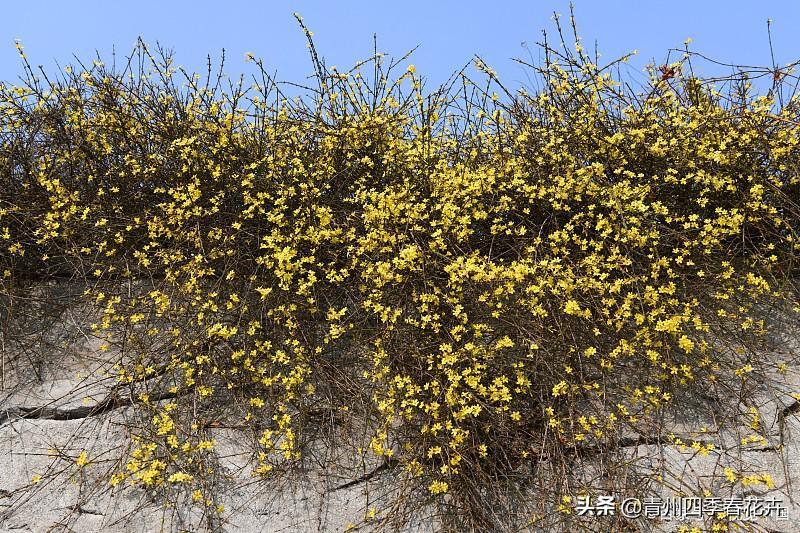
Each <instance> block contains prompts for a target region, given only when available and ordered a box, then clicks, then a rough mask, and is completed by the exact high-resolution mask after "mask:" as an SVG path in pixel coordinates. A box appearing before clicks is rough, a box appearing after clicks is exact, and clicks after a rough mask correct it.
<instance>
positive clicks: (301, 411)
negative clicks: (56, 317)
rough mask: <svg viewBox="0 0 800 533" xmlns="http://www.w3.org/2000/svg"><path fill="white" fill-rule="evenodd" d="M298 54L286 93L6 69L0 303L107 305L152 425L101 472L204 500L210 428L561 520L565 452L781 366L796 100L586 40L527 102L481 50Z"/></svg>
mask: <svg viewBox="0 0 800 533" xmlns="http://www.w3.org/2000/svg"><path fill="white" fill-rule="evenodd" d="M311 50H312V58H313V64H314V66H315V68H316V69H317V76H316V77H315V78H314V80H313V83H314V84H316V85H315V86H314V87H310V88H306V94H305V95H304V96H303V97H302V98H290V97H288V96H286V95H285V94H284V92H283V91H284V90H285V89H286V88H287V86H285V85H281V84H279V83H277V82H275V81H274V80H273V79H272V78H270V77H269V76H268V75H267V74H266V73H265V71H264V69H263V68H261V69H259V72H260V76H261V77H260V78H259V79H256V80H254V83H253V85H252V87H251V86H250V83H249V82H248V83H244V82H242V83H239V84H238V85H237V84H233V85H229V86H228V87H227V88H226V86H225V83H226V82H225V78H223V77H215V76H214V75H209V76H207V77H206V78H201V77H200V76H193V75H188V76H184V75H183V74H182V73H181V71H180V70H176V69H175V68H174V65H173V64H172V61H171V59H170V57H169V56H168V55H161V56H159V55H158V54H156V55H155V56H154V55H151V52H150V51H149V49H148V48H147V47H146V46H145V45H143V44H142V45H140V46H139V47H138V48H137V49H136V51H135V53H134V54H133V55H132V56H131V60H130V61H129V62H128V63H127V64H125V65H123V66H121V67H120V66H116V67H113V68H112V67H109V66H106V65H104V64H103V63H101V62H99V61H96V62H95V63H94V64H93V65H92V66H87V67H81V68H78V67H74V70H73V68H68V69H66V70H65V71H64V72H62V73H61V74H59V75H58V76H57V78H52V77H50V78H48V77H47V76H46V75H45V74H44V73H43V72H42V73H37V72H35V71H34V70H33V69H32V68H31V67H30V66H29V65H28V64H27V62H25V68H26V72H27V76H26V77H25V79H23V82H22V83H21V84H18V85H14V86H12V85H4V86H3V87H2V89H0V278H2V291H5V292H6V293H7V294H9V295H11V294H13V293H14V291H20V290H22V289H23V288H24V287H30V286H32V285H34V284H36V283H42V282H46V281H48V280H63V279H71V280H80V281H81V282H84V283H85V284H86V296H85V297H86V299H87V300H91V301H92V302H94V303H96V304H97V306H98V307H99V308H100V309H101V310H102V313H101V316H100V317H99V318H98V320H97V324H96V325H95V328H94V329H95V333H96V335H98V336H100V337H102V338H103V339H105V342H106V343H107V344H105V345H104V346H103V347H102V349H107V348H112V349H111V350H110V351H109V353H113V352H114V350H117V351H118V352H119V354H120V355H119V365H118V366H117V367H116V368H117V373H116V378H117V379H118V382H119V385H118V386H117V388H118V390H119V394H127V395H129V396H131V397H133V398H135V399H136V403H135V404H134V408H135V409H136V410H138V412H140V413H141V414H142V415H143V417H142V418H141V424H139V425H135V424H134V425H132V426H131V427H130V433H131V437H132V443H133V444H132V445H131V448H130V449H129V450H128V452H127V454H126V456H125V457H124V459H123V461H122V462H121V463H119V464H118V465H117V466H116V467H115V469H114V471H113V477H110V479H109V480H108V481H109V482H110V484H111V485H113V486H115V487H116V488H117V489H121V488H122V487H125V486H130V485H135V486H139V487H143V488H145V489H146V490H152V491H154V492H155V493H156V494H161V495H162V496H163V497H165V498H173V499H174V498H179V497H181V496H180V495H181V494H184V495H186V497H187V498H189V499H190V500H192V501H194V502H195V503H196V505H198V506H199V507H200V508H206V509H208V512H209V513H212V514H214V513H217V512H220V513H222V509H215V507H217V505H216V503H215V500H214V497H213V490H214V488H213V486H212V485H213V484H212V482H211V481H210V480H211V479H212V478H213V477H214V475H218V474H219V472H218V471H216V470H217V469H218V468H217V464H216V463H215V459H214V453H215V447H216V446H217V443H216V442H215V440H214V437H213V431H214V428H215V427H219V426H220V425H228V426H235V427H237V428H239V429H240V430H242V431H244V433H245V434H246V435H250V438H251V443H250V446H251V450H252V456H251V457H250V460H251V466H252V469H253V475H254V476H257V477H262V478H263V479H264V480H266V481H268V482H271V480H273V479H275V480H277V479H279V478H281V476H286V475H289V474H292V473H293V472H296V471H297V469H298V468H299V466H300V465H301V464H302V463H303V461H304V460H306V455H307V454H311V455H313V454H315V453H317V452H318V450H319V449H320V448H321V447H324V446H329V447H333V448H336V449H350V450H352V455H353V456H354V457H355V459H354V460H355V462H356V463H357V464H364V461H366V464H372V465H374V466H376V467H378V468H379V469H380V472H381V473H382V476H383V479H384V481H383V482H384V483H386V484H392V486H393V487H397V492H395V493H393V494H394V495H393V497H392V499H390V500H387V501H386V502H384V504H385V505H382V506H381V507H380V508H378V509H372V510H368V512H367V513H366V515H365V519H367V520H368V521H369V520H380V519H384V520H387V521H391V520H395V519H397V520H401V521H402V520H403V518H402V517H407V516H409V513H412V512H413V511H414V509H415V506H416V505H429V506H432V507H433V508H435V509H438V511H437V512H438V513H439V515H438V516H439V518H440V520H442V524H444V526H445V527H451V526H452V527H473V528H477V529H481V530H483V529H488V528H501V527H502V526H501V525H502V524H510V523H511V522H514V523H517V524H521V525H525V524H528V525H530V524H537V523H540V521H541V523H550V522H547V520H553V519H554V518H553V517H560V519H565V520H566V519H569V518H570V513H571V504H570V502H573V501H574V498H575V497H576V496H577V495H578V494H580V493H581V492H580V491H581V490H583V489H582V488H581V487H582V485H580V483H581V481H580V480H579V479H578V478H579V477H580V475H579V474H580V473H579V472H577V471H576V468H575V466H574V465H576V464H578V461H579V460H581V461H582V460H584V459H586V458H592V457H595V456H598V454H599V455H601V456H602V455H603V454H606V455H608V456H609V457H611V456H613V455H614V453H615V450H617V449H618V447H619V442H620V439H622V438H627V439H628V442H637V440H636V439H639V441H638V442H642V443H646V442H653V439H656V441H658V442H661V440H660V439H664V438H666V437H664V435H662V434H659V433H658V432H659V428H661V427H662V425H663V424H662V422H663V419H664V417H665V416H667V415H668V413H670V412H672V411H670V410H674V409H676V408H677V409H687V407H686V405H685V404H686V402H688V400H689V399H692V401H696V399H697V398H701V401H702V398H711V397H712V396H713V397H715V398H725V397H731V398H732V397H734V396H736V398H735V399H733V400H731V401H732V402H734V403H737V402H738V403H737V405H745V406H746V402H747V394H742V393H741V391H747V390H749V389H748V387H749V386H750V384H751V383H758V382H759V381H758V380H759V379H760V377H764V376H767V375H768V374H769V373H770V372H773V371H775V372H778V373H780V372H781V371H783V370H785V365H786V363H787V362H786V361H775V360H772V359H769V358H764V357H761V356H760V355H759V354H760V353H761V352H760V351H759V350H760V349H761V347H762V346H763V342H765V341H764V339H765V338H767V336H766V335H765V334H766V333H769V332H770V327H771V323H770V317H772V316H778V314H780V316H787V314H789V315H791V314H792V313H796V312H797V311H798V308H797V304H796V297H797V286H796V279H797V273H798V266H797V258H798V250H800V240H798V231H800V207H798V202H800V178H799V177H798V174H797V162H798V161H800V144H799V143H800V136H799V135H798V134H799V133H800V127H799V126H798V119H799V117H798V110H799V108H798V100H797V99H795V98H785V97H784V94H783V92H779V91H777V90H774V91H771V92H770V93H769V94H767V95H764V96H759V95H755V94H753V92H752V90H751V89H750V87H749V85H748V83H747V80H746V79H731V80H726V81H725V82H719V81H714V80H704V79H701V78H698V77H696V76H694V75H693V74H692V72H691V66H692V65H691V62H692V58H693V56H692V54H686V55H685V56H684V57H683V58H681V59H680V60H679V61H677V62H676V63H671V64H669V65H665V66H664V67H663V68H661V69H657V68H654V69H652V70H651V76H650V79H649V80H647V82H646V83H645V84H644V87H643V88H641V89H636V90H634V89H632V88H630V86H629V85H627V84H626V83H624V79H623V78H621V77H620V76H618V75H614V73H615V72H618V70H617V69H619V67H621V66H622V65H624V63H625V61H626V59H627V58H623V59H621V60H619V61H616V62H613V63H611V64H610V65H607V66H602V65H598V64H596V60H594V59H592V58H591V57H589V56H588V55H587V54H586V53H585V52H584V51H583V50H582V48H581V47H580V45H578V46H576V47H574V48H572V49H569V48H559V49H558V50H555V49H552V48H549V47H545V48H543V60H542V63H541V65H540V66H539V67H533V66H531V67H530V68H531V69H532V73H533V74H534V75H535V76H536V80H537V84H538V86H539V87H538V89H536V90H535V91H534V90H532V89H529V90H528V91H522V90H520V91H511V90H507V89H506V88H505V86H504V85H502V84H501V83H500V81H498V80H497V78H496V76H495V74H494V73H493V72H492V71H491V70H490V69H489V67H487V66H486V65H485V64H483V63H482V62H480V61H477V62H476V65H475V67H476V70H475V71H474V72H473V71H471V72H473V74H475V73H477V76H472V78H471V77H470V74H469V73H468V72H467V71H465V72H461V73H458V75H456V76H454V77H453V79H452V80H451V82H450V83H449V84H447V85H446V86H444V87H442V88H440V89H437V90H435V91H426V90H425V89H424V87H423V83H422V79H421V78H420V77H419V75H418V74H417V73H416V72H415V69H414V67H413V66H407V63H401V62H394V63H392V64H391V65H390V64H389V62H388V61H387V60H386V59H385V58H383V57H382V56H380V55H378V56H376V57H375V58H372V59H371V60H370V61H368V62H365V63H363V64H362V65H360V66H359V67H357V68H355V69H353V70H351V71H348V72H345V71H341V72H340V71H338V70H336V69H329V68H326V67H325V65H324V63H323V62H322V61H321V60H319V59H318V58H317V56H316V52H314V49H313V45H312V47H311ZM573 50H576V51H573ZM23 57H24V55H23ZM253 61H254V62H255V63H256V64H258V65H260V63H259V61H258V60H255V59H253ZM401 64H402V65H406V66H400V65H401ZM398 69H401V72H399V73H398V74H393V73H394V72H396V71H397V70H398ZM367 72H368V74H367ZM780 74H781V73H777V72H776V74H775V79H776V87H777V86H779V85H782V83H783V82H784V81H785V80H784V79H781V77H780ZM477 78H480V79H482V80H484V81H481V82H475V81H474V79H477ZM787 79H788V78H787ZM779 95H780V99H779ZM775 309H779V311H775V312H772V311H774V310H775ZM753 386H755V385H753ZM708 401H711V400H708ZM732 411H735V413H734V414H735V415H736V416H735V417H734V419H736V420H739V419H741V417H742V416H747V413H748V411H747V410H746V409H744V410H742V408H740V407H737V408H735V409H734V408H732ZM742 413H744V414H742ZM750 425H751V426H752V430H753V431H752V436H750V437H748V439H749V440H748V442H750V443H752V442H760V441H761V440H763V439H764V437H763V436H762V435H760V434H759V425H758V423H757V421H756V422H754V423H751V424H750ZM718 429H719V428H715V430H718ZM630 439H633V441H630ZM663 444H665V445H676V446H682V447H683V449H691V450H692V451H694V452H696V453H699V454H701V455H702V454H709V453H712V452H713V451H714V450H715V441H714V434H713V432H710V433H709V434H708V436H707V437H705V438H703V437H698V438H697V439H696V440H681V439H678V438H677V437H674V438H673V439H672V440H666V441H664V442H663ZM360 458H364V459H360ZM92 459H93V458H92V457H90V456H89V457H87V456H86V455H85V454H84V455H81V456H80V457H78V459H77V468H84V467H85V466H86V465H88V464H91V462H92ZM612 463H613V461H609V463H608V464H612ZM613 464H614V468H615V470H614V476H616V477H613V480H612V481H611V483H612V486H613V487H615V488H616V489H617V490H621V491H626V490H632V489H631V488H630V487H629V486H628V485H626V483H633V481H632V479H634V477H635V476H631V474H630V472H628V474H625V475H623V473H624V472H627V471H628V470H631V469H632V468H633V467H634V466H635V465H627V464H626V465H621V464H619V463H613ZM609 468H610V467H609ZM626 469H627V470H626ZM727 475H728V478H729V481H730V482H731V483H739V482H745V483H751V484H753V483H754V484H763V485H769V484H771V483H772V481H771V478H770V476H769V475H762V476H759V475H755V476H753V475H751V476H745V475H744V474H740V473H738V472H736V471H733V470H730V471H728V472H727ZM390 479H391V481H390ZM510 502H515V503H510ZM519 502H527V504H526V505H523V504H522V503H519ZM498 509H504V510H503V511H502V512H500V511H498ZM223 515H224V513H223ZM398 517H400V518H398ZM448 524H449V525H448Z"/></svg>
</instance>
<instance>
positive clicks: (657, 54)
mask: <svg viewBox="0 0 800 533" xmlns="http://www.w3.org/2000/svg"><path fill="white" fill-rule="evenodd" d="M574 4H575V9H576V16H577V19H578V25H579V30H580V33H581V34H582V36H583V43H584V46H586V47H587V48H589V47H590V46H593V44H594V42H595V41H597V42H598V43H599V47H600V51H601V52H602V53H603V57H604V58H605V59H611V58H612V57H615V56H618V55H621V54H623V53H625V52H628V51H631V50H633V49H638V50H639V56H638V58H637V59H636V60H635V61H633V63H632V64H633V65H634V67H635V68H637V69H641V68H642V67H643V66H644V64H645V63H646V62H647V61H649V60H650V59H655V60H656V61H662V60H663V59H664V57H665V52H666V51H667V49H668V48H671V47H679V46H682V43H683V41H684V40H685V39H686V38H687V37H691V38H693V40H694V42H693V43H692V48H693V49H695V50H697V51H702V52H703V53H705V54H707V55H709V56H712V57H714V58H715V59H719V60H721V61H725V62H735V63H739V64H759V65H765V64H768V63H769V62H770V54H769V44H768V41H767V32H766V20H767V18H771V19H772V20H773V44H774V48H775V55H776V60H777V61H778V62H779V63H786V62H789V61H792V60H794V59H796V58H798V57H800V46H798V42H797V40H796V39H793V38H792V32H793V30H794V31H796V29H797V28H798V27H800V2H794V1H788V0H786V1H766V0H761V1H747V2H739V1H703V0H693V1H685V0H671V1H666V2H655V1H650V2H647V1H643V0H639V1H629V0H616V1H614V0H610V1H590V0H575V1H574ZM2 10H3V11H2V17H0V80H3V81H13V80H15V79H16V78H17V77H18V76H19V75H20V73H21V67H20V62H19V59H18V57H17V55H16V50H15V48H14V40H15V39H20V40H21V41H22V43H23V45H24V46H25V51H26V54H27V55H28V57H29V59H30V61H31V63H32V64H34V65H39V64H41V65H44V66H45V68H47V69H54V68H55V62H56V61H58V62H60V63H61V64H62V65H66V64H68V63H70V62H71V61H72V54H76V55H77V56H78V57H80V58H82V59H84V58H89V59H91V58H92V57H93V55H94V50H95V49H97V50H99V51H100V53H101V55H102V56H104V57H105V58H109V57H110V53H111V50H112V48H113V47H116V50H117V52H118V54H120V55H125V54H126V53H127V52H129V51H130V49H131V47H132V45H133V44H134V43H135V41H136V38H137V36H139V35H141V36H142V37H143V38H144V39H145V40H146V41H148V42H149V43H153V42H155V41H160V42H161V43H162V44H164V45H166V46H168V47H170V48H173V49H174V50H175V52H176V56H175V57H176V62H177V63H178V64H180V65H183V66H185V67H187V68H188V69H189V70H204V65H205V61H206V59H205V58H206V56H207V54H209V53H211V54H212V56H214V57H219V52H220V50H221V49H222V48H225V49H226V50H227V54H228V60H227V69H226V70H227V72H228V73H229V74H235V75H238V74H239V73H241V72H250V71H251V70H249V69H251V68H252V67H251V66H250V65H248V64H246V63H245V60H244V55H245V53H246V52H252V53H253V54H255V55H257V56H260V57H262V58H263V60H264V62H265V64H266V65H267V67H268V69H269V70H275V71H277V73H278V77H279V78H280V79H283V80H289V81H295V82H301V81H302V80H303V79H304V78H305V76H307V75H308V74H310V73H311V64H310V62H309V61H308V56H307V50H306V47H305V41H304V36H303V34H302V32H301V31H300V30H299V28H298V26H297V23H296V22H295V20H294V19H293V17H292V13H293V12H295V11H297V12H299V13H300V14H301V15H302V16H303V18H304V19H305V21H306V23H307V25H308V26H309V27H310V29H311V30H312V31H313V32H314V34H315V35H314V36H315V41H316V44H317V47H318V49H319V51H320V53H321V54H322V55H324V56H325V57H326V59H327V62H328V64H329V65H338V66H348V65H351V64H352V63H353V62H354V61H355V60H357V59H360V58H364V57H366V56H368V55H369V54H370V52H371V49H372V34H373V33H377V35H378V45H379V49H380V50H382V51H384V52H387V53H389V54H390V55H395V56H399V55H402V54H403V53H405V52H406V51H408V50H409V49H411V48H413V47H414V46H417V45H420V47H419V49H418V50H417V52H416V53H415V54H414V56H413V59H412V62H413V63H414V64H415V66H417V69H418V72H419V73H421V74H423V75H425V76H426V77H427V78H428V79H429V81H430V82H431V83H438V82H441V81H443V80H444V79H445V78H446V77H447V75H448V74H450V73H451V72H452V71H454V70H456V69H458V68H459V67H461V66H462V65H463V64H464V63H466V62H467V61H469V59H470V57H472V56H473V54H480V55H481V56H482V57H483V58H484V59H485V60H486V61H487V62H488V63H489V64H490V65H491V66H492V67H493V68H494V69H495V70H496V71H498V72H499V73H500V75H501V77H502V78H503V79H504V80H505V82H506V83H507V84H510V85H512V86H515V84H516V86H519V84H521V83H525V74H524V72H523V71H522V69H521V68H520V67H519V66H518V65H516V64H515V63H514V62H513V61H511V60H510V58H512V57H523V58H524V57H527V56H528V52H527V51H526V50H525V49H524V48H523V46H522V43H523V42H527V43H528V44H529V45H532V44H533V43H535V42H536V41H538V40H539V39H540V38H541V30H542V29H547V30H553V29H554V27H553V22H552V20H551V17H552V14H553V12H554V11H556V12H559V13H562V14H564V15H565V16H566V15H567V14H568V13H569V2H568V1H561V0H558V1H536V0H528V1H507V2H504V1H499V0H496V1H493V2H485V1H482V2H479V1H464V0H462V1H458V2H455V1H437V0H427V1H416V0H405V1H403V2H380V1H376V0H373V1H371V2H370V1H305V2H290V1H283V2H281V1H266V0H262V1H236V0H228V1H226V2H208V1H203V0H196V1H193V2H188V1H166V0H161V1H152V0H139V1H136V2H113V1H109V0H105V1H99V0H74V1H71V2H66V1H51V2H46V1H36V0H24V1H22V0H20V1H8V2H4V3H3V8H2Z"/></svg>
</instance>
